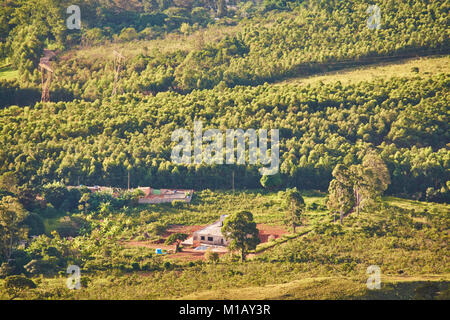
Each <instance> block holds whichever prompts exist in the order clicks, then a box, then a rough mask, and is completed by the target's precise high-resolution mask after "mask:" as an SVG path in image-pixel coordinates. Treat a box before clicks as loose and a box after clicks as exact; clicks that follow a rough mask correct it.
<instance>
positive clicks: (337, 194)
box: [327, 164, 355, 224]
mask: <svg viewBox="0 0 450 320" xmlns="http://www.w3.org/2000/svg"><path fill="white" fill-rule="evenodd" d="M333 177H334V179H333V180H332V181H331V182H330V186H329V188H328V193H329V196H328V202H327V206H328V208H329V209H330V210H332V211H338V212H339V220H340V222H341V224H343V220H344V216H345V215H346V214H347V213H348V212H349V211H350V210H351V209H352V208H353V204H354V203H355V202H354V193H353V183H352V179H351V174H350V172H349V170H348V169H347V168H346V167H345V166H344V165H342V164H338V165H337V166H336V167H335V168H334V170H333Z"/></svg>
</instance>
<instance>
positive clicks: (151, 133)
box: [0, 75, 449, 201]
mask: <svg viewBox="0 0 450 320" xmlns="http://www.w3.org/2000/svg"><path fill="white" fill-rule="evenodd" d="M448 87H449V78H448V76H447V75H440V76H434V77H432V78H429V79H421V78H420V77H417V78H414V79H392V80H389V81H383V80H379V81H375V82H369V83H364V82H363V83H359V84H356V85H345V86H344V85H342V84H340V83H339V82H338V83H334V84H327V85H321V84H318V85H312V86H309V85H308V86H298V85H283V86H270V85H267V84H266V85H262V86H256V87H244V86H238V87H235V88H233V89H227V88H221V89H220V88H217V89H214V90H202V91H198V90H195V91H193V92H192V93H190V94H187V95H182V94H178V93H173V92H167V93H159V94H157V95H156V96H154V97H153V96H142V95H136V94H126V95H123V96H120V97H116V98H108V99H104V100H103V101H101V102H100V101H99V100H97V101H95V102H86V101H79V100H75V101H73V102H59V103H50V104H43V103H38V104H36V105H35V106H34V107H32V108H30V107H25V108H20V107H10V108H6V109H3V110H1V130H2V131H1V135H0V137H1V144H2V146H3V148H2V150H1V153H0V164H1V167H0V168H1V171H2V172H7V171H13V172H15V173H17V176H18V177H20V184H30V185H42V184H45V183H48V182H52V181H54V180H57V181H59V180H61V181H63V182H65V183H67V184H77V183H78V184H79V183H82V184H87V185H89V184H100V185H101V184H105V185H111V186H125V185H126V182H127V174H128V171H129V172H130V174H131V181H132V185H133V186H138V185H141V186H143V185H152V186H155V187H158V186H160V187H162V186H171V187H177V188H180V187H189V188H195V189H201V188H219V189H221V188H229V187H230V184H231V171H232V170H236V172H238V173H239V174H237V180H236V183H237V184H236V185H237V186H238V187H246V188H254V187H258V186H259V179H260V176H259V172H258V171H257V168H256V166H238V167H234V166H230V165H227V166H208V165H206V164H202V165H191V166H187V167H186V166H177V165H175V164H173V163H172V162H171V160H170V154H171V149H172V147H173V146H174V143H173V142H171V133H172V132H173V130H175V129H177V128H187V129H188V130H191V131H192V130H193V122H194V120H196V119H197V120H200V121H203V125H204V129H207V128H219V129H223V130H225V129H226V128H242V129H244V130H245V129H248V128H255V127H256V128H258V127H260V128H279V129H280V155H281V159H280V170H281V173H282V174H283V176H284V177H285V178H286V180H285V184H286V185H290V186H297V187H299V188H301V189H311V188H316V189H322V190H326V189H327V187H328V184H329V181H330V179H331V172H332V170H333V168H334V167H335V166H336V164H338V163H344V164H349V165H350V164H353V163H358V161H360V159H361V157H362V153H363V152H364V150H366V149H367V148H375V149H376V150H377V152H378V153H379V154H380V155H381V156H382V158H383V160H384V161H385V162H386V164H387V166H388V168H389V171H390V174H391V176H392V184H391V185H390V188H389V190H388V192H390V193H394V194H409V195H415V196H416V197H418V198H421V199H425V198H426V196H427V195H428V197H430V199H429V200H431V199H433V200H436V201H437V200H439V201H448V188H449V186H448V182H447V181H448V178H449V177H448V165H449V152H448V149H447V146H446V141H449V130H448V123H449V119H448V113H447V111H446V110H447V109H448Z"/></svg>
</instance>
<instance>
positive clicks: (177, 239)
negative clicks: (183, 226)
mask: <svg viewBox="0 0 450 320" xmlns="http://www.w3.org/2000/svg"><path fill="white" fill-rule="evenodd" d="M187 237H188V235H187V234H186V233H179V232H177V233H172V234H171V235H170V236H169V237H168V238H167V240H166V244H168V245H171V244H175V253H177V252H178V251H179V250H180V244H181V242H183V241H184V240H186V239H187Z"/></svg>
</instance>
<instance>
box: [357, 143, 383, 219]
mask: <svg viewBox="0 0 450 320" xmlns="http://www.w3.org/2000/svg"><path fill="white" fill-rule="evenodd" d="M350 172H351V175H352V177H351V178H352V180H353V192H354V196H355V206H356V209H357V215H359V211H360V207H361V205H364V203H367V202H369V201H373V200H375V199H376V198H377V197H379V196H381V195H382V194H383V192H384V191H386V189H387V187H388V186H389V184H390V183H391V178H390V175H389V170H388V168H387V166H386V164H385V163H384V161H383V160H382V159H381V157H380V156H379V155H377V154H376V153H375V152H373V151H369V152H368V153H367V154H366V155H365V156H364V158H363V161H362V164H360V165H353V166H351V167H350Z"/></svg>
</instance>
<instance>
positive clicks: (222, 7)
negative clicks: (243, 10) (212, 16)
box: [217, 0, 227, 18]
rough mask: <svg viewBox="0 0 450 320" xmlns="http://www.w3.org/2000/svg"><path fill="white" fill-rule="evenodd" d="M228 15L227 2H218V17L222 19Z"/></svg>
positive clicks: (222, 0)
mask: <svg viewBox="0 0 450 320" xmlns="http://www.w3.org/2000/svg"><path fill="white" fill-rule="evenodd" d="M226 15H227V1H226V0H219V1H218V2H217V16H218V17H219V18H222V17H224V16H226Z"/></svg>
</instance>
